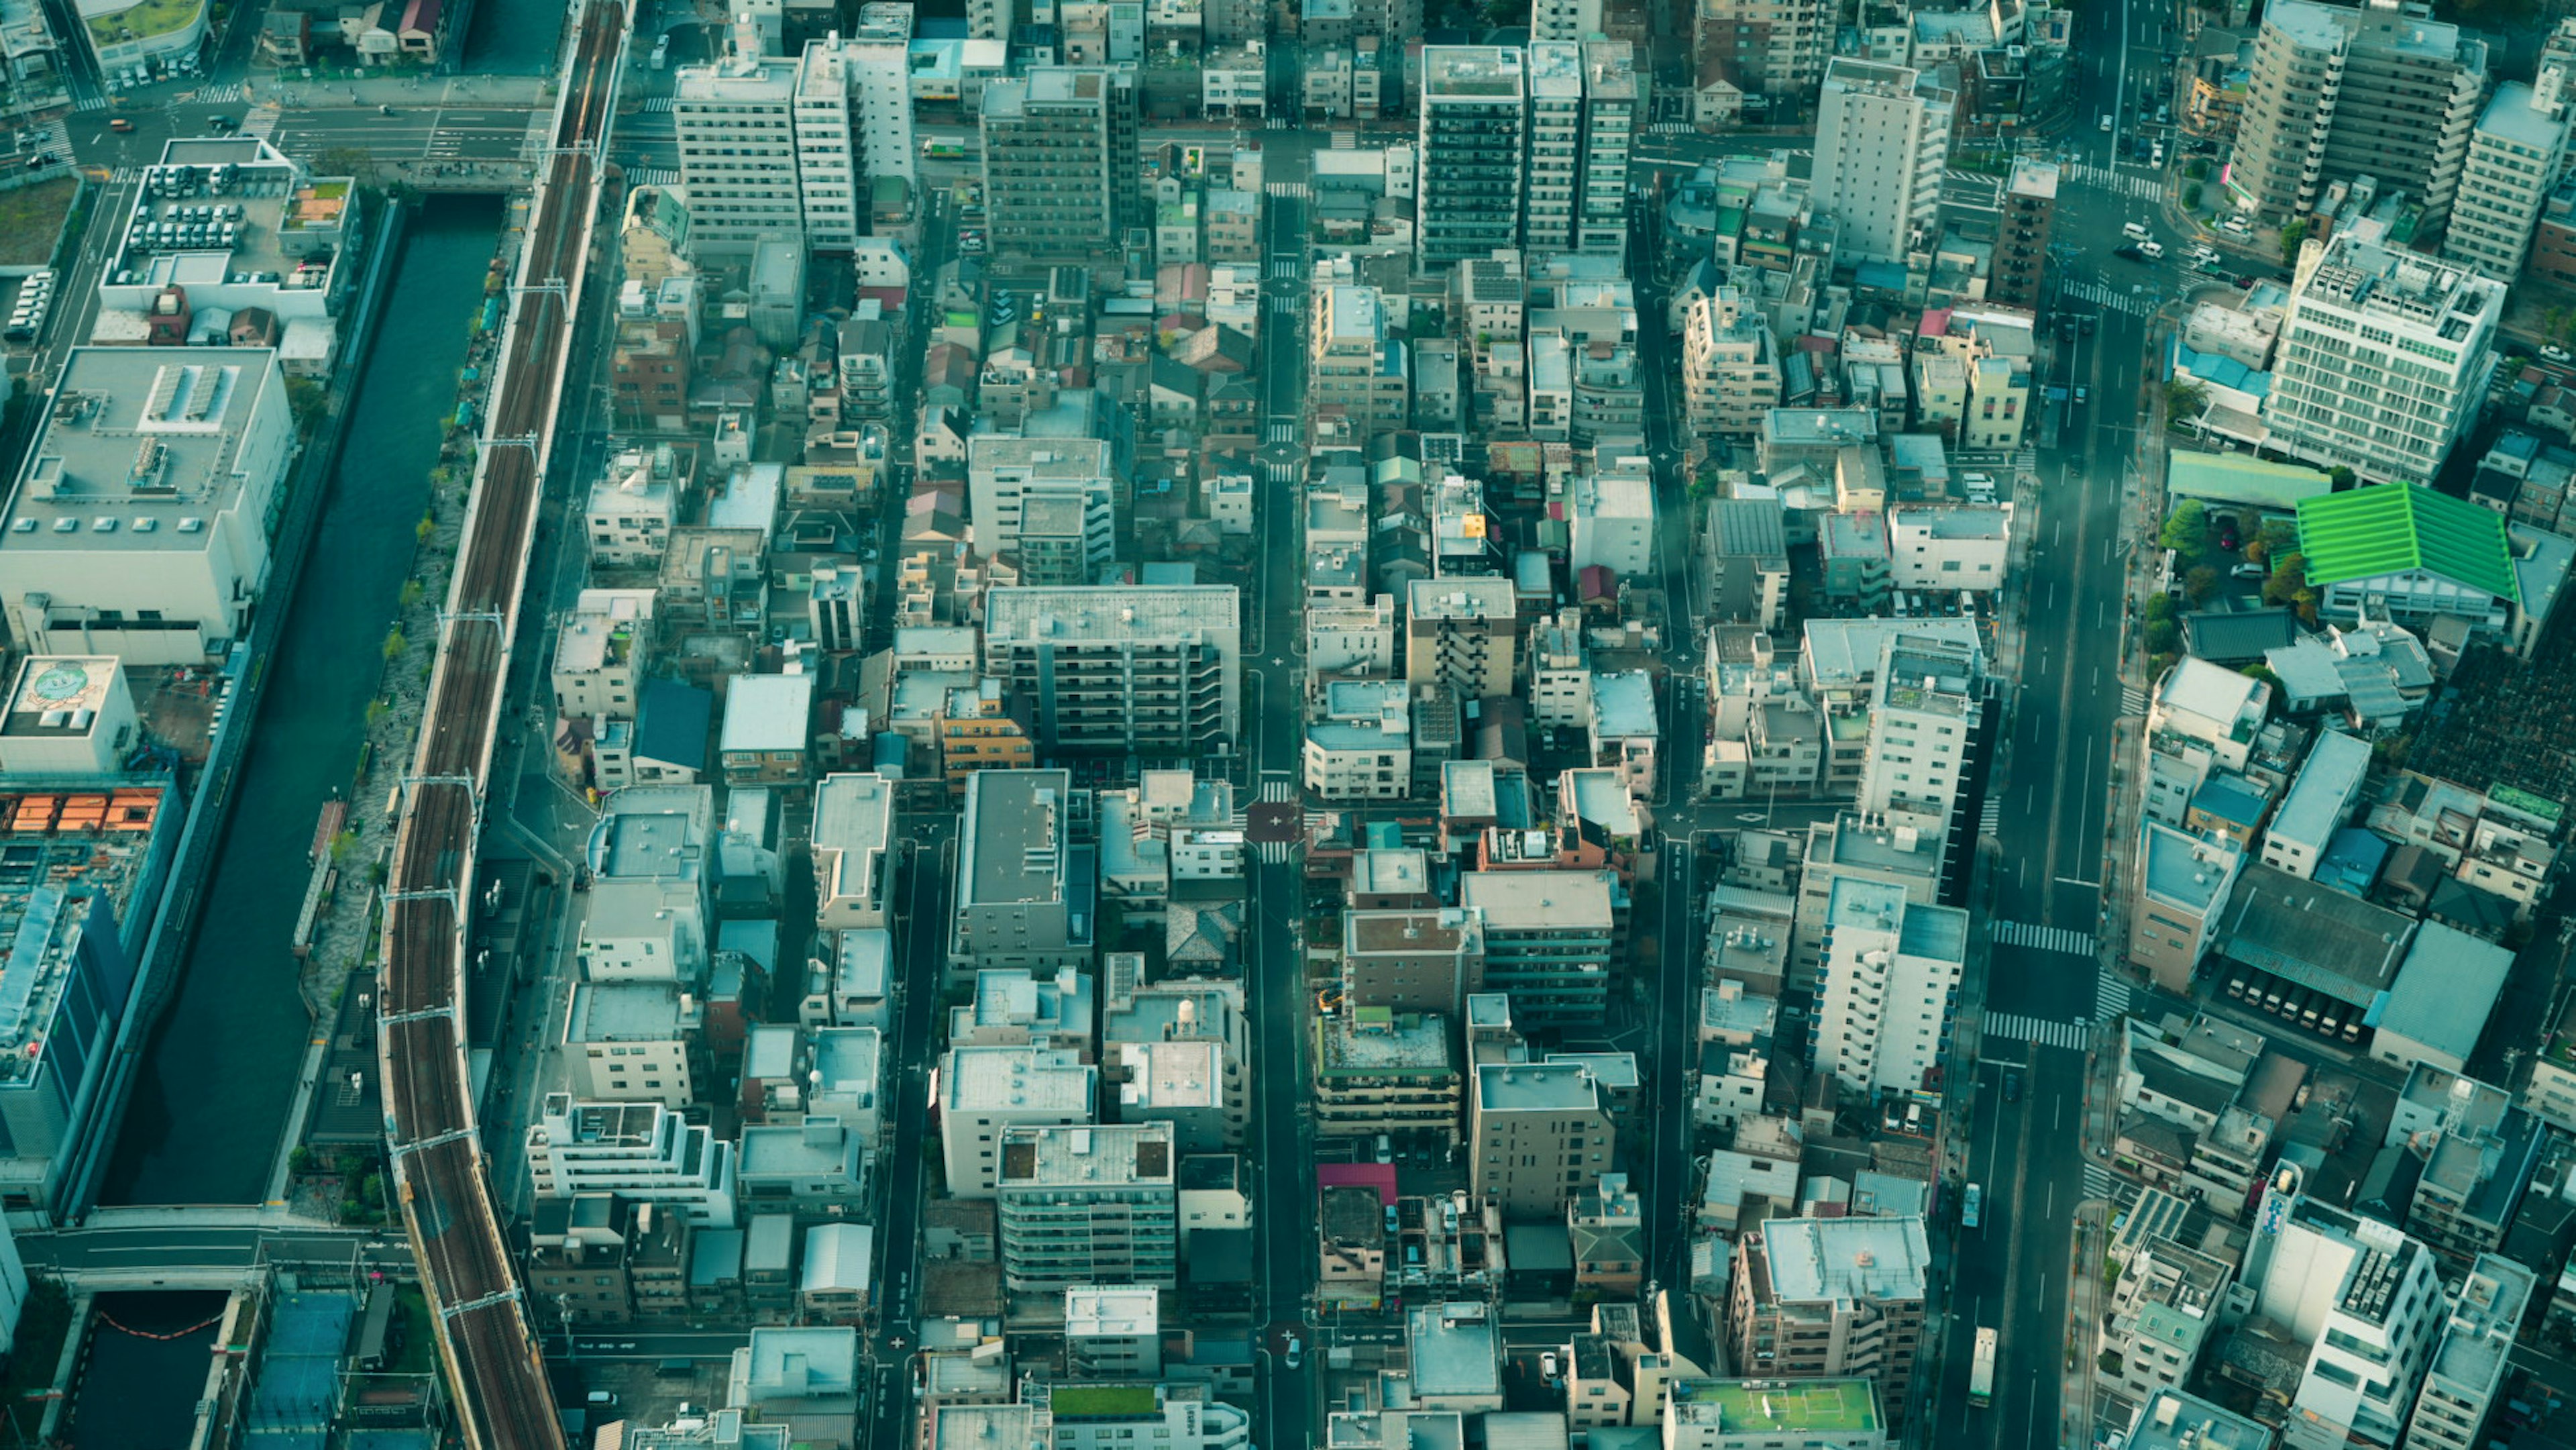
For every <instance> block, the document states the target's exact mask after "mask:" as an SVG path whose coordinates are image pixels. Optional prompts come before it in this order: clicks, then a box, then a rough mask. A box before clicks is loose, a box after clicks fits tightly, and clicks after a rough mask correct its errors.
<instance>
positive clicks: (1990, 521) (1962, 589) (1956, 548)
mask: <svg viewBox="0 0 2576 1450" xmlns="http://www.w3.org/2000/svg"><path fill="white" fill-rule="evenodd" d="M2012 515H2013V510H2012V505H2011V504H2008V503H2007V504H1996V505H1993V506H1991V507H1988V506H1984V505H1970V506H1967V507H1964V508H1926V507H1919V506H1912V505H1906V504H1899V505H1897V506H1896V507H1894V508H1891V509H1889V510H1888V511H1887V556H1888V563H1889V565H1890V566H1891V572H1890V575H1889V577H1890V579H1891V580H1892V581H1893V582H1894V584H1895V585H1896V587H1897V588H1899V589H1905V590H1916V589H1919V590H1922V591H1924V592H1926V593H1928V594H1931V595H1932V596H1933V597H1934V598H1936V599H1939V600H1942V601H1943V602H1945V603H1946V602H1948V601H1949V600H1950V599H1951V598H1952V596H1955V595H1957V594H1961V593H1976V594H1991V593H1993V592H1995V591H1996V590H1999V589H2001V588H2003V587H2004V577H2005V575H2006V574H2007V573H2008V572H2010V568H2011V563H2010V560H2011V555H2012Z"/></svg>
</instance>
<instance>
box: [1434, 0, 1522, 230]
mask: <svg viewBox="0 0 2576 1450" xmlns="http://www.w3.org/2000/svg"><path fill="white" fill-rule="evenodd" d="M1420 74H1421V97H1422V115H1421V122H1420V127H1419V129H1418V131H1417V133H1416V146H1417V148H1418V149H1417V150H1416V152H1415V155H1416V156H1417V157H1418V158H1419V165H1420V171H1419V176H1420V178H1421V180H1420V185H1419V188H1418V190H1417V192H1416V196H1415V205H1414V265H1415V266H1416V267H1417V268H1418V269H1420V270H1422V271H1426V272H1431V271H1439V270H1443V269H1445V268H1447V267H1450V266H1452V265H1454V264H1456V263H1458V262H1461V261H1465V260H1468V259H1470V258H1474V257H1483V256H1487V255H1490V254H1491V253H1492V252H1493V251H1494V250H1495V249H1496V248H1499V247H1510V246H1514V245H1516V244H1517V243H1518V242H1519V241H1520V228H1521V207H1522V197H1523V186H1524V184H1525V181H1526V179H1527V175H1528V172H1527V167H1528V164H1529V157H1528V155H1527V154H1526V153H1527V149H1528V143H1527V139H1526V138H1527V135H1528V115H1527V110H1526V108H1527V106H1528V95H1527V90H1528V85H1527V78H1526V75H1525V74H1524V65H1523V60H1522V52H1521V51H1520V49H1519V48H1518V47H1514V46H1490V45H1427V46H1424V47H1423V49H1422V61H1421V72H1420Z"/></svg>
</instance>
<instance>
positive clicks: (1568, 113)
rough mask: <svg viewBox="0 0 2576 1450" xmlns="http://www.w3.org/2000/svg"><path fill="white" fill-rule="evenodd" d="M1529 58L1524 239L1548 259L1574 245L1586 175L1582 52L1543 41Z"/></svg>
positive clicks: (1570, 45)
mask: <svg viewBox="0 0 2576 1450" xmlns="http://www.w3.org/2000/svg"><path fill="white" fill-rule="evenodd" d="M1526 59H1527V62H1528V67H1529V95H1528V98H1527V105H1528V108H1529V168H1528V171H1527V172H1526V174H1525V175H1524V176H1523V178H1522V181H1521V236H1522V237H1523V238H1524V241H1523V245H1524V246H1525V247H1527V248H1528V250H1529V251H1530V252H1531V253H1532V254H1534V255H1537V256H1546V255H1548V254H1551V253H1555V252H1563V251H1567V250H1570V249H1571V248H1572V247H1573V245H1574V212H1575V191H1576V188H1577V185H1578V183H1579V181H1580V179H1581V176H1582V172H1583V47H1581V46H1579V45H1576V44H1574V43H1572V42H1570V41H1556V40H1549V41H1540V42H1538V43H1536V44H1533V45H1532V46H1530V48H1529V49H1528V51H1527V52H1526ZM1427 179H1429V178H1426V180H1427Z"/></svg>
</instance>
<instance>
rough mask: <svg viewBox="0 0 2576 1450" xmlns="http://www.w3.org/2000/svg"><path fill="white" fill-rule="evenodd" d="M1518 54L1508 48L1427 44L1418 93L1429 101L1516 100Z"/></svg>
mask: <svg viewBox="0 0 2576 1450" xmlns="http://www.w3.org/2000/svg"><path fill="white" fill-rule="evenodd" d="M1522 71H1523V67H1522V63H1521V52H1520V50H1519V49H1518V48H1517V47H1515V46H1508V45H1427V46H1424V47H1423V48H1422V93H1423V95H1424V96H1425V97H1426V98H1428V99H1432V100H1482V101H1503V100H1514V101H1516V100H1519V99H1520V98H1521V89H1522Z"/></svg>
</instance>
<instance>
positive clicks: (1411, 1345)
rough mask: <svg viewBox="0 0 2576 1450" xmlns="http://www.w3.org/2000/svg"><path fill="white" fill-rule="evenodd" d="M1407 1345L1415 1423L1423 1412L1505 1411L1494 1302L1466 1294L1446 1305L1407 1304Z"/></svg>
mask: <svg viewBox="0 0 2576 1450" xmlns="http://www.w3.org/2000/svg"><path fill="white" fill-rule="evenodd" d="M1407 1298H1408V1300H1411V1299H1412V1296H1410V1295H1408V1296H1407ZM1404 1345H1405V1353H1406V1359H1407V1361H1408V1369H1407V1380H1408V1384H1407V1386H1406V1387H1407V1388H1408V1389H1409V1390H1410V1391H1411V1394H1412V1403H1413V1405H1414V1408H1415V1411H1416V1416H1415V1424H1416V1426H1419V1425H1420V1424H1421V1422H1422V1419H1423V1416H1422V1415H1421V1414H1420V1412H1422V1411H1431V1412H1433V1413H1443V1412H1446V1413H1449V1414H1453V1415H1483V1414H1491V1413H1494V1412H1497V1411H1500V1410H1501V1409H1502V1407H1503V1336H1502V1326H1501V1325H1500V1324H1499V1323H1497V1322H1496V1316H1495V1309H1494V1306H1493V1305H1492V1304H1491V1303H1490V1302H1487V1301H1484V1300H1481V1299H1467V1298H1463V1297H1462V1298H1459V1299H1455V1300H1451V1301H1449V1302H1446V1303H1436V1302H1435V1303H1421V1302H1408V1303H1406V1305H1405V1306H1404ZM1447 1423H1448V1424H1450V1425H1455V1424H1456V1423H1457V1422H1456V1421H1455V1420H1454V1419H1453V1420H1450V1421H1448V1422H1447Z"/></svg>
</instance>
